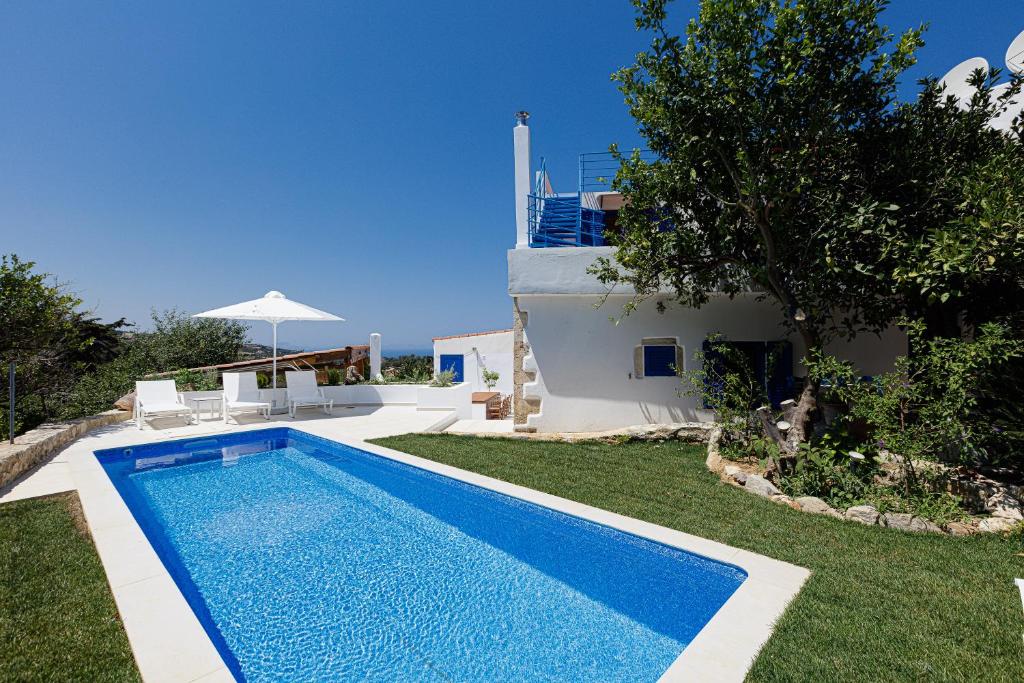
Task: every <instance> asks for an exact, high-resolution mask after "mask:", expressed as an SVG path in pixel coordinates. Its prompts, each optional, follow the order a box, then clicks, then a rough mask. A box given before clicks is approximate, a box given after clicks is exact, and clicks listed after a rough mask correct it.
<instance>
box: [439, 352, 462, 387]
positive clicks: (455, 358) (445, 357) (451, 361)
mask: <svg viewBox="0 0 1024 683" xmlns="http://www.w3.org/2000/svg"><path fill="white" fill-rule="evenodd" d="M464 362H465V359H464V358H463V356H462V354H457V353H442V354H441V362H440V363H439V365H440V371H441V372H447V371H449V370H451V371H452V372H454V373H455V381H456V382H462V381H465V380H463V378H462V374H463V370H464V368H465V365H464Z"/></svg>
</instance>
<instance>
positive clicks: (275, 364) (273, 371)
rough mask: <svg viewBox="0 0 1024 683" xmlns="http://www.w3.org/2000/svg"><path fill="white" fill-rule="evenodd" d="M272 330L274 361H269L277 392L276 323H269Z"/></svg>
mask: <svg viewBox="0 0 1024 683" xmlns="http://www.w3.org/2000/svg"><path fill="white" fill-rule="evenodd" d="M270 324H271V325H272V326H273V328H274V360H273V361H271V367H272V368H273V369H272V370H271V373H272V375H273V377H274V390H275V391H276V390H277V323H276V322H272V323H270Z"/></svg>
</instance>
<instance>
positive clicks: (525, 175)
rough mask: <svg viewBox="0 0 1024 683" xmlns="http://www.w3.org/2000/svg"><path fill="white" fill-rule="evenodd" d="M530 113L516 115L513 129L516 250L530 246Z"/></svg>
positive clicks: (522, 112) (523, 112)
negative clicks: (528, 122)
mask: <svg viewBox="0 0 1024 683" xmlns="http://www.w3.org/2000/svg"><path fill="white" fill-rule="evenodd" d="M528 118H530V114H529V112H525V111H521V112H517V113H516V126H515V128H513V129H512V141H513V147H514V150H515V160H516V178H515V180H516V182H515V187H516V249H524V248H526V247H528V246H529V245H530V229H529V203H528V200H527V195H528V194H530V127H529V126H528V125H526V120H527V119H528Z"/></svg>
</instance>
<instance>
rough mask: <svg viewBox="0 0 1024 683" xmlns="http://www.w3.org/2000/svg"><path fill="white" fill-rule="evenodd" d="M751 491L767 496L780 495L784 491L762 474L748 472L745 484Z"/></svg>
mask: <svg viewBox="0 0 1024 683" xmlns="http://www.w3.org/2000/svg"><path fill="white" fill-rule="evenodd" d="M743 487H744V488H746V489H747V490H748V491H750V492H751V493H756V494H757V495H759V496H764V497H765V498H771V497H772V496H778V495H780V494H781V493H782V491H780V490H779V489H778V488H776V487H775V484H773V483H771V482H770V481H768V480H767V479H765V478H764V477H762V476H761V475H760V474H748V475H747V481H746V483H745V484H744V485H743Z"/></svg>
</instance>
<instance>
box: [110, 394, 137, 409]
mask: <svg viewBox="0 0 1024 683" xmlns="http://www.w3.org/2000/svg"><path fill="white" fill-rule="evenodd" d="M114 407H115V408H117V409H118V410H135V392H134V391H129V392H128V393H127V394H125V395H124V396H122V397H121V398H119V399H117V400H116V401H114Z"/></svg>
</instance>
